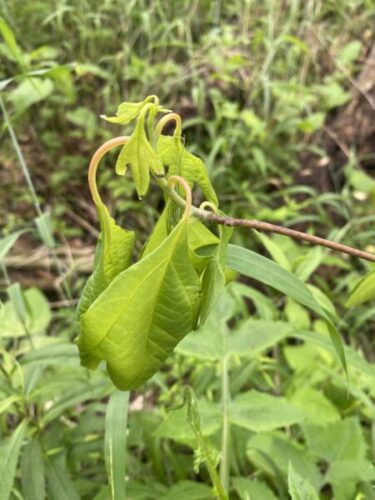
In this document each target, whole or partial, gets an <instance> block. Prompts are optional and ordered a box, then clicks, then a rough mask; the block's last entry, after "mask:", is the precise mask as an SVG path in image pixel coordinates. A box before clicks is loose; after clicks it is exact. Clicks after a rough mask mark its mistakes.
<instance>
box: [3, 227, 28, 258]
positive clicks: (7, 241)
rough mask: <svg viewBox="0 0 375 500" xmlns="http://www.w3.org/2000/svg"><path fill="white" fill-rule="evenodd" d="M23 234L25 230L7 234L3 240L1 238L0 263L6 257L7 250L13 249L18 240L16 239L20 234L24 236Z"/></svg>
mask: <svg viewBox="0 0 375 500" xmlns="http://www.w3.org/2000/svg"><path fill="white" fill-rule="evenodd" d="M25 233H26V230H21V231H17V232H15V233H12V234H8V236H5V237H4V238H1V240H0V262H1V261H2V260H3V259H4V257H5V256H6V255H7V253H8V252H9V250H10V249H11V248H12V247H13V245H14V244H15V242H16V241H17V240H18V238H19V237H20V236H21V235H22V234H25Z"/></svg>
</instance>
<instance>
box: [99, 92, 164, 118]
mask: <svg viewBox="0 0 375 500" xmlns="http://www.w3.org/2000/svg"><path fill="white" fill-rule="evenodd" d="M154 100H155V97H154V96H148V97H146V99H143V101H139V102H123V103H121V104H120V106H119V107H118V108H117V111H116V116H105V115H101V118H103V119H104V120H106V121H107V122H111V123H120V124H121V125H127V124H128V123H130V122H131V121H133V120H135V118H137V116H138V115H139V113H140V112H141V110H142V108H143V107H144V105H145V104H147V103H149V102H152V101H154Z"/></svg>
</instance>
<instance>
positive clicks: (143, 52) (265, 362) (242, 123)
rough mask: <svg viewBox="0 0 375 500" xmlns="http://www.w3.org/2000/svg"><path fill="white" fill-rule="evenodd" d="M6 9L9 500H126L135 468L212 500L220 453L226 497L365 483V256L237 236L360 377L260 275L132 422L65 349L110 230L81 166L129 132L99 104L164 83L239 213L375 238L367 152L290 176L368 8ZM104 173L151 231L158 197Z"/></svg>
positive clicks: (3, 393)
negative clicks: (322, 175)
mask: <svg viewBox="0 0 375 500" xmlns="http://www.w3.org/2000/svg"><path fill="white" fill-rule="evenodd" d="M0 12H1V16H2V18H3V19H4V20H5V22H2V23H1V25H0V31H1V36H0V39H1V41H0V79H1V82H0V89H1V90H0V96H1V99H2V102H3V107H4V108H5V109H6V111H7V114H8V117H9V120H8V123H6V121H2V122H1V151H0V161H1V166H2V168H1V172H0V196H1V206H0V220H1V228H2V239H1V241H0V257H1V262H2V266H3V270H4V278H3V280H2V282H1V285H2V301H3V306H2V308H1V316H0V352H1V360H0V498H1V499H3V498H4V499H6V498H8V497H10V498H25V499H29V498H30V499H40V498H52V499H57V500H59V499H65V498H66V499H68V498H69V499H75V498H96V499H102V498H103V499H104V498H110V497H111V495H112V497H113V498H116V499H117V498H120V499H121V498H122V496H123V495H124V493H123V490H121V484H122V479H123V477H122V475H121V470H123V468H122V466H123V464H124V462H126V487H127V490H126V498H129V499H137V500H138V499H139V500H141V499H154V498H163V499H168V498H179V499H182V500H183V499H185V498H186V499H197V500H198V499H206V498H210V497H211V496H212V485H211V482H210V477H209V475H208V473H207V468H206V466H205V465H204V464H206V465H207V464H209V463H211V465H212V464H213V466H215V465H216V464H217V463H218V464H219V467H218V470H219V469H221V470H220V475H221V478H222V480H223V482H224V483H227V484H226V486H228V490H229V497H230V498H234V499H237V498H240V499H246V498H251V499H255V500H258V499H259V500H263V499H266V500H267V499H274V498H280V499H286V498H289V496H291V497H292V498H293V499H305V498H322V499H330V498H336V499H338V500H341V499H342V500H352V499H354V498H355V499H357V500H359V499H366V500H367V499H372V498H374V493H373V483H374V480H375V472H374V468H373V466H372V462H373V457H374V455H375V450H374V439H373V432H374V431H373V428H374V425H373V422H374V412H375V410H374V402H373V401H374V378H375V372H374V367H373V365H372V364H371V362H372V361H373V360H374V340H373V335H372V334H373V331H374V313H375V309H374V306H373V305H372V303H371V302H369V303H368V304H365V306H361V305H360V306H357V307H350V308H346V307H345V303H346V301H347V299H348V297H349V295H350V293H351V291H352V290H353V289H354V287H355V285H356V284H357V283H358V281H359V279H360V278H361V277H362V276H363V275H364V274H365V272H366V271H368V270H371V265H370V264H367V263H365V262H362V261H355V260H354V259H348V258H344V257H343V256H341V255H334V254H332V253H328V252H327V251H326V250H322V249H320V248H309V247H306V246H303V245H300V244H297V243H295V242H293V241H290V240H287V239H285V238H284V237H281V236H272V237H270V236H265V235H260V234H255V233H254V232H251V233H250V232H244V231H239V230H237V231H236V232H235V235H234V237H233V241H234V242H235V243H237V244H240V245H243V246H245V247H247V248H251V249H253V250H256V251H258V252H261V253H264V254H265V255H266V256H267V257H270V258H272V259H273V260H274V261H275V262H276V263H278V264H279V265H280V266H281V267H282V268H284V269H285V270H287V271H290V272H292V273H293V274H295V275H296V276H297V277H299V278H300V279H301V280H302V281H303V282H308V283H309V287H310V290H311V291H312V293H313V294H314V296H315V298H316V299H317V300H318V302H320V303H321V304H323V305H324V306H325V308H326V309H330V310H331V314H332V317H333V318H335V324H336V325H337V326H338V329H339V331H340V333H341V334H342V335H343V336H344V338H345V341H346V343H347V350H346V354H347V360H348V365H349V383H348V384H347V382H346V379H345V376H344V374H343V372H342V369H341V368H340V365H339V363H338V362H337V360H336V357H335V356H334V354H333V351H332V347H331V344H330V342H329V337H328V335H327V331H326V327H325V325H324V324H323V323H322V321H321V320H319V319H317V317H316V316H314V315H313V314H311V313H310V312H309V311H308V310H307V309H306V308H304V307H303V306H301V305H299V304H298V303H297V302H295V301H294V300H293V299H291V298H290V297H285V296H283V295H281V294H280V293H277V292H275V291H274V290H273V289H271V288H269V287H267V286H264V285H259V283H257V282H255V281H250V280H248V281H245V280H242V281H244V283H233V284H231V285H230V286H229V288H228V290H227V292H226V293H225V295H223V296H222V299H221V301H220V302H219V303H218V306H217V308H216V310H215V311H214V313H213V314H212V316H211V317H210V319H209V321H208V323H207V326H206V327H205V328H204V329H203V330H202V331H198V332H196V333H192V334H191V335H189V336H188V337H187V338H186V339H185V340H184V341H183V342H182V343H181V344H180V345H179V347H178V348H177V351H176V354H174V355H173V356H172V357H171V358H169V360H168V361H167V363H166V366H165V368H164V369H163V370H162V371H161V372H159V373H158V374H157V375H156V376H155V377H154V378H153V379H152V380H151V381H150V382H148V383H147V384H146V385H145V386H144V387H143V388H142V389H140V390H138V391H136V392H134V393H132V395H131V398H130V402H129V408H130V413H129V419H128V425H129V432H128V433H127V432H125V426H126V424H127V422H126V410H127V406H128V401H127V399H126V397H125V396H123V398H121V394H120V395H119V393H117V392H114V391H113V386H112V385H111V383H110V381H109V380H108V378H107V377H106V375H105V372H104V368H103V370H102V371H98V372H94V373H91V372H90V373H89V372H88V371H87V370H86V369H84V368H82V367H80V366H79V361H78V352H77V348H76V346H75V345H74V344H73V342H72V339H73V338H74V337H75V334H76V324H75V312H74V303H75V301H76V300H77V298H78V297H79V296H80V293H81V290H82V287H83V284H84V281H85V279H86V277H87V274H88V272H89V271H90V268H91V265H92V261H91V257H92V253H93V245H94V241H95V237H96V233H95V231H96V229H97V227H98V222H97V219H96V215H95V212H94V211H93V210H92V208H91V200H90V196H89V192H88V189H87V187H86V177H87V165H88V161H89V157H90V156H91V154H92V153H93V152H94V150H95V149H96V147H97V146H99V145H100V144H101V143H102V142H103V141H104V140H106V139H108V138H110V137H112V136H113V135H114V134H117V133H118V126H116V125H112V124H109V123H106V122H104V121H102V120H100V119H99V115H100V114H104V113H105V114H107V115H112V114H113V113H114V111H115V110H116V108H117V105H118V104H119V103H120V102H122V101H124V100H127V101H133V100H134V101H139V100H141V99H143V97H144V96H146V95H150V94H157V95H158V96H159V97H160V100H161V102H162V103H163V104H164V105H165V106H166V107H170V108H171V109H173V110H175V111H177V112H179V113H180V114H181V115H182V117H183V126H184V128H183V134H184V136H185V138H186V145H187V147H188V149H189V150H190V151H192V152H194V153H195V154H197V155H198V156H200V157H201V158H202V159H203V160H204V162H205V164H206V166H207V169H208V172H209V175H210V178H211V180H212V182H213V184H214V187H215V189H216V191H217V192H218V193H219V197H220V206H221V208H222V209H223V210H225V211H226V212H227V213H229V214H231V215H234V216H241V217H248V218H249V217H251V218H253V217H256V218H259V219H264V220H268V221H271V222H276V223H282V224H284V225H287V226H293V227H296V226H297V227H302V228H303V229H305V230H307V231H311V232H314V233H316V234H319V235H322V236H326V237H329V238H331V239H336V240H337V241H343V242H345V243H347V244H349V245H353V246H356V247H359V248H363V249H365V248H367V249H368V250H369V251H371V250H372V251H374V229H373V215H372V214H373V212H374V200H375V197H374V193H375V187H374V186H375V182H374V179H373V178H372V177H371V175H370V170H369V169H368V170H365V169H364V165H365V164H366V162H370V163H371V160H372V161H373V158H372V157H371V155H369V157H366V158H363V157H361V155H360V152H358V151H356V149H355V148H354V147H353V148H352V149H351V150H350V151H349V154H348V156H347V160H346V163H345V164H344V165H342V166H341V165H340V166H337V165H335V164H332V163H330V159H329V158H328V173H329V179H330V183H329V186H328V189H327V190H325V191H324V192H321V191H316V190H315V187H314V186H311V185H303V184H302V183H301V182H300V181H298V182H297V178H298V173H300V172H301V170H303V169H304V168H309V165H305V164H304V163H303V159H304V158H305V157H306V156H305V155H307V154H308V153H311V154H314V155H315V157H316V158H318V159H321V160H322V162H323V163H324V162H325V161H326V160H327V152H326V151H325V150H324V148H323V147H322V145H321V144H322V141H321V139H322V137H324V135H325V134H326V133H327V127H329V124H330V122H331V120H333V119H334V118H335V116H336V115H337V113H338V111H339V110H340V108H341V107H342V106H345V104H347V103H348V102H349V101H350V99H351V96H352V91H353V87H352V83H351V82H352V80H353V79H354V78H355V77H356V76H357V74H358V73H359V72H360V71H361V69H362V67H363V61H364V60H365V57H366V54H367V50H368V48H369V47H370V46H371V43H373V38H374V31H373V26H374V17H375V15H374V12H375V5H374V2H373V1H372V0H367V1H365V0H345V1H340V0H339V1H330V0H324V1H319V0H308V1H306V2H302V1H298V0H288V1H282V2H277V1H273V0H267V1H265V2H256V1H251V0H242V1H240V0H235V1H231V2H229V1H224V0H222V1H219V0H216V1H208V0H204V1H193V0H181V1H180V0H179V1H168V2H167V1H162V0H156V1H149V2H147V1H142V0H139V1H132V0H129V1H127V2H122V1H120V0H118V1H111V0H105V1H103V2H98V1H96V0H82V1H79V2H69V1H63V0H55V1H47V0H37V1H29V0H24V1H22V2H21V1H19V0H12V1H11V2H10V1H6V0H2V1H1V2H0ZM12 33H13V34H14V38H13V35H12ZM2 116H3V117H4V116H5V115H4V114H2ZM9 121H10V122H11V125H12V126H13V128H14V130H15V135H16V140H17V141H18V143H19V146H20V149H21V151H22V154H23V157H24V160H25V163H26V166H27V168H28V173H29V176H30V178H31V180H32V182H33V185H34V187H35V191H36V193H37V200H35V199H34V200H33V197H32V192H31V191H30V187H29V188H28V186H27V183H26V182H25V180H24V176H23V174H22V170H21V169H20V168H19V158H18V157H17V154H16V149H15V143H14V140H13V141H12V140H10V137H9V133H8V132H9ZM128 131H129V129H126V128H124V133H127V132H128ZM114 163H115V157H112V164H111V163H110V161H108V162H107V167H110V165H111V166H113V165H114ZM126 180H128V178H126ZM99 182H100V186H101V193H102V194H103V197H104V198H105V200H106V203H108V205H109V206H110V207H111V212H112V214H113V215H114V216H115V218H116V221H117V222H118V223H119V224H121V223H124V222H125V220H126V224H127V227H128V226H130V227H132V228H133V229H135V230H136V231H137V233H138V235H139V236H140V238H141V240H142V239H143V240H144V239H145V238H146V236H147V234H148V233H149V232H150V227H152V225H153V224H154V223H155V221H156V219H157V217H158V214H159V213H160V210H161V205H162V196H161V194H160V192H159V191H158V190H157V189H155V190H151V192H150V193H149V194H148V196H147V200H146V201H144V202H140V201H139V200H138V197H137V195H136V193H135V192H134V186H133V184H132V183H131V182H126V181H125V182H124V180H123V179H120V180H119V179H117V178H115V175H113V168H101V170H100V176H99ZM199 200H200V193H199V192H198V193H197V194H196V201H199ZM35 201H37V202H38V203H39V204H40V207H41V212H40V213H36V211H35ZM47 212H49V213H50V214H51V217H50V218H49V217H48V216H47V215H45V214H46V213H47ZM36 218H37V219H36ZM35 219H36V222H37V225H35V222H34V220H35ZM50 224H51V226H50ZM52 232H53V235H54V236H53V237H52ZM9 235H10V236H9ZM12 235H14V236H12ZM84 249H87V253H86V254H84V253H83V250H84ZM38 252H39V253H40V252H42V253H43V252H44V254H43V255H44V256H45V259H47V265H46V264H45V260H44V261H43V262H44V264H43V265H42V269H40V268H39V270H35V267H33V265H32V264H31V265H30V264H29V265H26V264H25V263H26V262H28V260H29V259H28V257H29V254H30V255H31V256H35V255H36V254H38ZM82 255H83V258H82ZM87 255H88V258H87ZM31 260H32V259H31ZM8 280H9V281H8ZM19 282H20V284H21V285H17V283H19ZM45 282H47V284H45ZM10 283H12V284H11V285H10ZM60 283H62V285H61V286H60V287H59V286H58V285H59V284H60ZM183 383H185V384H186V383H187V384H190V385H191V386H192V387H193V389H194V392H195V394H196V398H197V407H198V410H199V414H200V420H201V426H200V431H199V432H198V434H197V432H194V426H190V425H189V421H190V422H191V421H192V414H191V413H192V412H191V408H190V410H189V405H185V406H182V407H181V405H180V403H181V402H182V400H183V399H184V397H183V394H184V391H183V389H182V384H183ZM108 397H110V399H109V401H110V402H109V403H108ZM191 404H192V403H191ZM171 407H172V408H174V407H178V408H177V409H171ZM104 435H105V436H104ZM198 438H200V439H198ZM113 443H117V446H115V447H113ZM119 443H120V444H119ZM207 450H208V451H207ZM194 451H195V455H194ZM207 457H208V458H207ZM199 464H200V466H199ZM194 465H195V468H194ZM228 471H229V477H228V473H227V472H228ZM108 478H109V480H108ZM119 484H120V489H119V486H118V485H119Z"/></svg>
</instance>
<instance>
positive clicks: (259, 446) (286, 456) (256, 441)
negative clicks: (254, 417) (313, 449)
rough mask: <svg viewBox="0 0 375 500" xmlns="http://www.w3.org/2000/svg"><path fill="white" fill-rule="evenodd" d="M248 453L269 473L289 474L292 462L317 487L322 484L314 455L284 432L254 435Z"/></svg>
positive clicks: (259, 466)
mask: <svg viewBox="0 0 375 500" xmlns="http://www.w3.org/2000/svg"><path fill="white" fill-rule="evenodd" d="M275 411H276V410H275ZM246 454H247V457H248V458H249V460H250V461H251V462H252V463H253V464H254V465H255V466H256V467H257V468H260V469H261V470H264V471H265V472H266V474H267V475H268V474H270V475H271V476H274V477H276V474H277V471H279V472H281V473H282V475H283V476H287V474H288V464H289V463H292V464H293V466H294V468H295V469H296V471H297V472H298V474H299V475H300V476H302V477H304V478H305V479H306V480H307V481H310V483H311V484H312V485H313V486H314V487H315V488H318V487H319V485H320V484H321V477H320V473H319V470H318V468H317V466H316V465H315V459H314V457H313V455H312V454H311V453H310V452H309V451H308V450H307V449H305V448H304V447H303V446H302V445H301V444H299V443H297V442H296V441H295V440H292V439H290V438H288V436H286V435H285V434H284V433H281V432H269V433H263V434H257V435H255V436H252V437H251V438H250V439H249V441H248V443H247V451H246ZM263 457H268V458H269V460H266V461H265V460H263ZM271 464H273V467H271Z"/></svg>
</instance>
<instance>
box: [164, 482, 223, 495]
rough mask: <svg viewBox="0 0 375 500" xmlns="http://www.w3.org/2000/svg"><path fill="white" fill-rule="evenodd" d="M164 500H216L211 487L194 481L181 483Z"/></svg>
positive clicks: (171, 489)
mask: <svg viewBox="0 0 375 500" xmlns="http://www.w3.org/2000/svg"><path fill="white" fill-rule="evenodd" d="M160 498H161V499H162V500H177V499H178V500H209V499H210V498H212V499H213V498H215V497H214V496H213V495H212V490H211V488H210V487H209V486H207V485H206V484H203V483H196V482H194V481H180V482H179V483H177V484H175V485H174V486H172V488H170V489H169V490H168V493H167V494H166V495H164V496H162V497H160Z"/></svg>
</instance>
